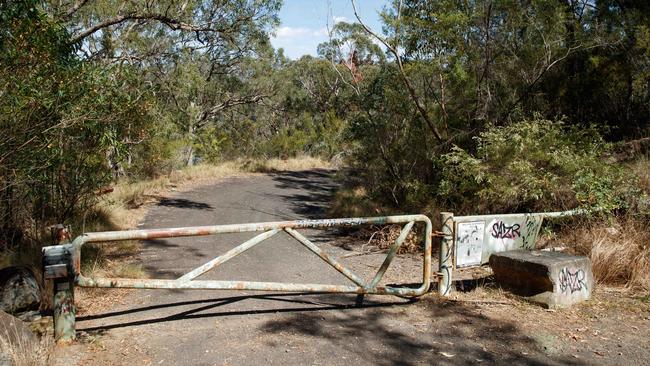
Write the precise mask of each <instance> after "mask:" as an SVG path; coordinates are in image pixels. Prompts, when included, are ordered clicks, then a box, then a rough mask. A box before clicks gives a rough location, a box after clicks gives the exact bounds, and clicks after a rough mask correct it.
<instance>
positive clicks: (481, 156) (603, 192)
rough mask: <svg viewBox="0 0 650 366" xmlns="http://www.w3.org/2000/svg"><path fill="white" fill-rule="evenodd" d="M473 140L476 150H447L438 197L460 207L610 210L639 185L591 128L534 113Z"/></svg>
mask: <svg viewBox="0 0 650 366" xmlns="http://www.w3.org/2000/svg"><path fill="white" fill-rule="evenodd" d="M475 140H476V143H477V148H476V152H475V153H473V154H472V153H469V152H467V151H465V150H462V149H460V148H454V149H453V150H452V152H450V153H448V154H445V155H443V156H442V162H443V164H442V177H441V182H440V186H439V188H440V189H439V191H438V197H439V200H440V201H441V203H444V204H447V205H452V206H453V207H455V208H456V209H460V210H462V211H465V210H467V211H472V212H473V213H476V212H477V211H479V212H521V211H524V212H525V211H529V212H530V211H549V210H551V211H555V210H565V209H572V208H577V207H580V208H585V209H598V210H602V211H604V212H608V211H611V210H615V209H620V208H624V207H625V206H626V202H627V201H626V195H628V194H630V193H631V191H633V190H634V189H635V188H634V185H633V182H632V180H631V178H628V175H627V174H626V172H625V171H624V170H623V168H621V167H620V166H618V165H616V164H614V161H613V158H612V157H611V155H610V145H609V144H607V143H605V142H604V141H603V139H602V137H601V136H600V134H599V133H598V131H596V130H595V129H593V128H578V127H569V126H565V125H564V123H563V122H562V121H555V122H554V121H548V120H543V119H534V120H530V121H522V122H519V123H515V124H512V125H509V126H505V127H493V128H492V129H490V130H488V131H485V132H483V133H481V134H480V135H479V136H478V137H476V138H475Z"/></svg>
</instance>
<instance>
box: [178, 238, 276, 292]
mask: <svg viewBox="0 0 650 366" xmlns="http://www.w3.org/2000/svg"><path fill="white" fill-rule="evenodd" d="M279 232H280V230H279V229H274V230H269V231H265V232H263V233H261V234H260V235H257V236H255V237H254V238H252V239H249V240H247V241H245V242H243V243H241V244H239V245H238V246H236V247H234V248H232V249H230V250H229V251H227V252H226V253H224V254H222V255H220V256H218V257H216V258H214V259H213V260H211V261H209V262H207V263H205V264H204V265H202V266H200V267H197V268H195V269H193V270H192V271H190V272H188V273H186V274H184V275H183V276H181V277H179V278H178V279H177V280H176V281H179V282H186V281H191V280H193V279H195V278H196V277H199V276H200V275H202V274H204V273H206V272H208V271H210V270H212V269H214V268H216V267H218V266H219V265H221V264H224V263H226V262H227V261H229V260H231V259H233V258H235V257H236V256H238V255H239V254H241V253H243V252H245V251H247V250H248V249H250V248H252V247H254V246H256V245H257V244H259V243H261V242H263V241H264V240H266V239H268V238H270V237H272V236H274V235H275V234H277V233H279Z"/></svg>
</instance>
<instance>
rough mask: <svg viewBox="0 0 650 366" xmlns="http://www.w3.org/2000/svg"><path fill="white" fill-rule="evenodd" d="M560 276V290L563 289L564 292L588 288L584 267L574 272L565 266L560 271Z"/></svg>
mask: <svg viewBox="0 0 650 366" xmlns="http://www.w3.org/2000/svg"><path fill="white" fill-rule="evenodd" d="M559 277H560V278H559V281H560V290H562V292H567V291H568V290H570V291H571V293H574V292H577V291H581V290H582V289H585V290H587V283H586V282H585V271H583V270H582V269H577V270H575V271H573V272H572V271H571V270H570V269H568V268H566V267H564V268H562V270H561V271H560V276H559Z"/></svg>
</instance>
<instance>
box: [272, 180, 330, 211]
mask: <svg viewBox="0 0 650 366" xmlns="http://www.w3.org/2000/svg"><path fill="white" fill-rule="evenodd" d="M333 175H334V171H333V170H328V169H312V170H302V171H295V172H279V173H275V174H272V179H273V181H275V182H276V187H277V188H279V189H281V190H283V191H284V192H287V194H278V195H277V196H278V197H280V198H282V199H283V200H285V201H286V202H289V203H290V205H291V208H292V211H293V212H294V213H296V214H298V215H301V216H305V217H308V218H310V219H316V218H323V217H324V215H325V214H326V212H327V208H328V205H329V203H330V199H331V198H332V195H333V194H334V191H335V190H336V188H337V187H338V184H337V183H335V181H334V179H332V176H333ZM295 191H300V192H301V193H296V192H295Z"/></svg>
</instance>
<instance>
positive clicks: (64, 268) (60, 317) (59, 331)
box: [42, 228, 79, 342]
mask: <svg viewBox="0 0 650 366" xmlns="http://www.w3.org/2000/svg"><path fill="white" fill-rule="evenodd" d="M62 230H63V231H67V230H66V229H65V228H63V229H62ZM57 234H58V235H57V237H58V238H61V239H62V240H64V241H67V239H69V235H67V233H66V232H64V233H57ZM55 242H58V240H56V241H55ZM42 252H43V280H44V281H45V280H52V283H53V291H54V293H53V297H52V307H53V320H54V338H55V339H56V341H57V342H71V341H73V340H74V339H75V336H76V335H75V315H76V308H75V304H74V280H75V277H76V275H77V274H78V273H79V253H78V252H77V250H76V248H75V247H74V246H73V245H72V244H59V245H52V246H47V247H43V249H42Z"/></svg>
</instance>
